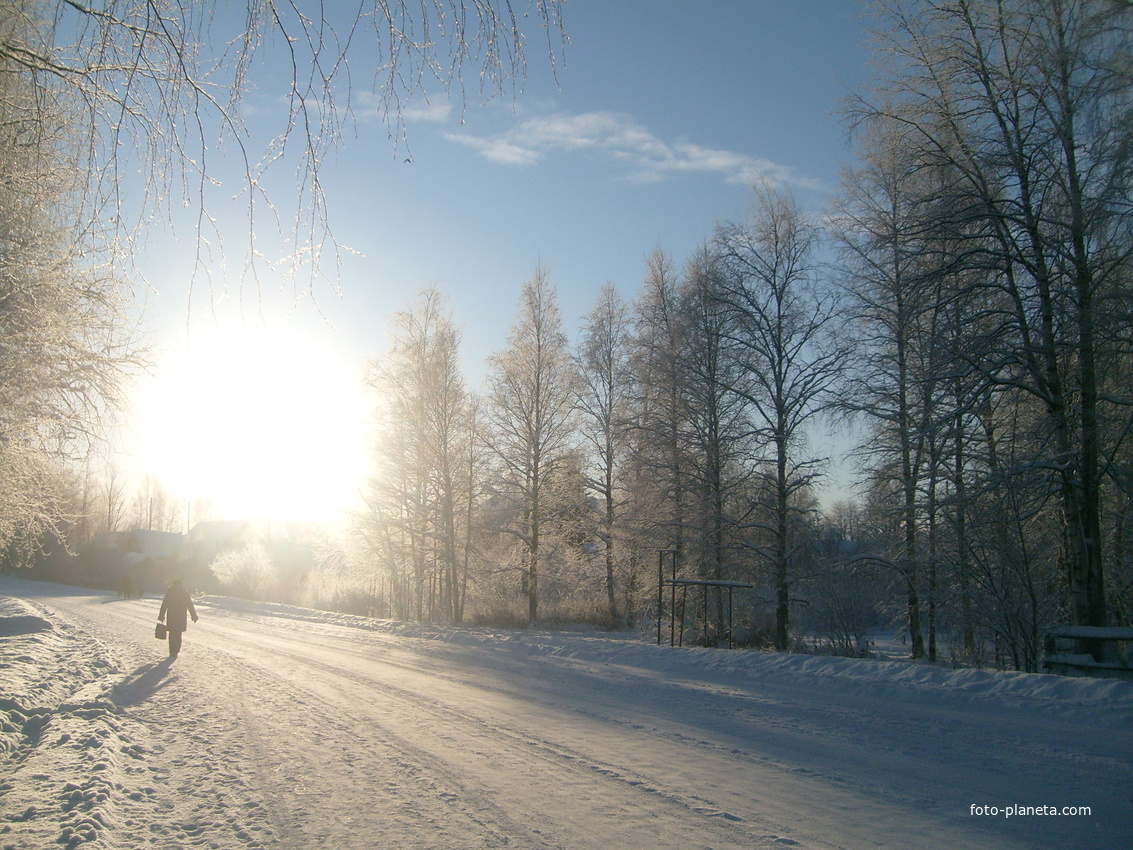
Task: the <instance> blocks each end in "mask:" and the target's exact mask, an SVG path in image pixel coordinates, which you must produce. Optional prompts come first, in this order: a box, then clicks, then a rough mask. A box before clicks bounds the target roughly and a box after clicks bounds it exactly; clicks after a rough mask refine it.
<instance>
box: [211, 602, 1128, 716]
mask: <svg viewBox="0 0 1133 850" xmlns="http://www.w3.org/2000/svg"><path fill="white" fill-rule="evenodd" d="M197 604H198V605H199V606H202V607H205V608H213V609H217V610H222V611H231V612H234V613H237V612H238V613H240V614H242V615H245V616H254V617H262V618H265V619H273V618H284V619H290V620H302V621H305V622H311V623H325V624H328V625H334V626H344V627H349V628H357V629H364V630H368V631H376V632H381V633H383V634H388V635H395V636H397V637H401V638H409V639H416V640H431V641H441V642H443V643H447V644H454V645H457V646H465V647H488V646H492V645H497V646H498V645H504V646H506V647H507V648H508V650H509V652H511V653H512V654H520V655H522V654H526V655H531V656H538V655H546V656H555V657H558V658H571V659H576V660H578V661H580V662H586V663H588V664H598V665H609V666H622V667H626V668H634V669H638V670H649V671H652V672H655V673H658V674H663V675H665V676H667V677H671V678H678V679H679V678H681V677H682V676H687V677H689V678H693V679H699V680H703V679H704V678H705V677H706V676H707V677H709V678H711V679H712V680H713V681H716V682H722V683H723V682H732V683H734V682H736V681H737V680H743V681H749V682H758V683H763V684H773V683H776V682H778V683H784V684H786V683H792V684H795V685H797V684H798V683H799V682H803V681H806V680H815V681H821V682H822V685H823V688H824V689H825V690H827V691H829V692H831V693H833V694H842V695H851V694H861V693H863V692H868V693H870V694H871V695H875V696H877V697H878V698H881V697H883V696H884V695H887V694H888V695H893V696H904V697H908V698H917V697H924V698H932V699H940V698H945V697H946V698H947V699H948V700H949V701H950V702H952V703H954V704H957V703H959V704H962V703H976V702H978V703H979V704H980V705H981V707H984V708H986V707H987V706H988V705H989V703H991V704H999V705H1001V706H1002V707H1004V708H1011V707H1018V706H1019V705H1020V704H1021V703H1026V704H1027V705H1029V706H1031V707H1045V708H1046V709H1047V710H1048V711H1051V712H1054V713H1074V712H1078V711H1081V710H1083V709H1091V708H1104V709H1107V714H1106V718H1107V719H1112V720H1113V721H1114V722H1117V723H1122V724H1124V723H1128V722H1130V721H1133V682H1129V681H1122V680H1117V679H1088V678H1075V677H1067V676H1054V675H1044V674H1034V673H1012V672H1004V671H999V670H986V669H978V668H955V669H953V668H950V667H947V666H942V665H934V664H926V663H915V662H911V661H908V660H904V659H901V660H893V659H875V658H839V657H835V656H828V655H793V654H786V653H775V652H754V651H743V650H736V651H731V652H728V651H722V650H716V649H703V648H699V647H685V648H678V649H674V648H671V647H669V646H656V645H654V644H653V643H652V642H651V641H648V640H645V641H643V640H640V639H638V636H637V635H636V634H633V633H621V634H618V635H611V634H608V633H591V634H587V633H585V632H582V633H580V632H574V631H540V630H530V631H518V632H512V631H502V630H497V629H489V628H483V627H475V626H455V627H454V626H443V625H436V624H432V623H405V622H397V621H393V620H377V619H370V618H367V617H356V616H352V615H349V614H335V613H332V612H327V611H316V610H313V609H310V608H300V607H297V606H294V605H281V604H278V603H269V602H249V601H247V600H242V599H232V598H229V597H223V596H204V597H201V598H200V599H199V601H198V603H197ZM1125 712H1128V714H1126V713H1125ZM1102 722H1104V721H1102Z"/></svg>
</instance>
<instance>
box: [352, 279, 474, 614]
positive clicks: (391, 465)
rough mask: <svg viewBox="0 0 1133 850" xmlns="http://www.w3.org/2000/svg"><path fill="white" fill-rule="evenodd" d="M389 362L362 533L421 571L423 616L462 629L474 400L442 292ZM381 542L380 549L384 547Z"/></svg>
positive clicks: (430, 295)
mask: <svg viewBox="0 0 1133 850" xmlns="http://www.w3.org/2000/svg"><path fill="white" fill-rule="evenodd" d="M393 324H394V339H393V344H392V346H391V350H390V352H389V353H388V354H387V355H386V356H385V357H384V358H382V359H381V360H379V361H377V362H376V363H375V364H374V368H373V372H372V374H371V385H372V386H373V387H374V389H375V390H377V392H378V396H379V398H380V402H381V408H382V409H381V420H380V428H379V432H380V438H379V444H378V454H377V457H376V460H377V469H376V471H375V476H374V478H373V480H372V482H371V486H370V488H369V492H368V493H367V505H368V511H367V513H366V514H365V515H364V516H363V517H361V518H360V519H361V523H362V525H363V526H364V528H365V529H366V531H367V534H366V535H365V536H366V537H367V538H368V539H369V540H370V541H371V544H372V548H377V549H378V550H381V549H388V548H389V547H391V546H392V547H393V548H392V550H391V555H392V559H391V561H390V562H389V566H390V569H391V570H392V571H394V572H397V571H398V568H399V563H400V561H402V560H404V561H406V562H408V563H411V564H412V565H413V582H412V586H413V595H414V608H415V615H416V616H417V618H418V619H421V618H424V617H425V616H426V615H427V616H429V617H430V618H436V617H440V618H443V619H448V620H452V621H458V620H459V619H460V616H461V612H462V609H463V588H464V586H465V578H464V577H463V575H462V571H463V570H462V565H463V564H464V563H465V560H464V559H463V558H462V556H461V552H462V549H463V543H462V540H464V539H466V535H465V533H464V531H463V527H462V526H463V521H464V517H465V516H466V514H467V509H466V508H465V507H464V503H465V500H468V499H470V498H471V495H470V494H471V487H472V485H471V482H469V481H468V480H467V478H466V470H467V468H468V467H467V466H466V463H467V461H466V458H467V453H468V444H469V443H470V442H471V435H470V433H469V432H468V423H469V415H468V409H467V408H468V393H467V390H466V388H465V386H464V379H463V376H462V375H461V373H460V365H459V344H460V334H459V332H458V331H457V329H456V326H455V325H454V324H453V322H452V317H451V315H450V314H449V313H448V312H447V310H446V308H445V300H444V297H443V296H442V295H441V293H440V292H439V291H438V290H436V289H435V288H430V289H427V290H425V291H424V292H423V293H422V294H421V297H420V298H419V300H418V302H417V304H416V306H415V307H414V309H412V310H408V311H403V312H401V313H398V315H397V316H396V317H395V319H394V323H393ZM378 541H380V545H376V544H378Z"/></svg>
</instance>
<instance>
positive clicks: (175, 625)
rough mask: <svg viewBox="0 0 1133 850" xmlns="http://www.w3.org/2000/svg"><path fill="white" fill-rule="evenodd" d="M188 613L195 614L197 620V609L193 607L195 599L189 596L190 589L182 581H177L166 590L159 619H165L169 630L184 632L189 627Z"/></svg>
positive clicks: (194, 619) (195, 620)
mask: <svg viewBox="0 0 1133 850" xmlns="http://www.w3.org/2000/svg"><path fill="white" fill-rule="evenodd" d="M188 614H191V615H192V616H193V622H194V623H195V622H197V609H196V608H194V607H193V599H192V597H190V596H189V591H187V590H186V589H185V587H184V585H182V584H181V582H179V581H175V582H173V584H171V585H170V586H169V590H167V591H165V598H164V599H162V600H161V610H160V611H159V612H158V614H157V619H158V620H164V621H165V624H166V625H167V626H168V627H169V631H171V632H183V631H185V629H186V628H188V623H186V622H185V620H186V615H188ZM167 617H168V619H166V618H167Z"/></svg>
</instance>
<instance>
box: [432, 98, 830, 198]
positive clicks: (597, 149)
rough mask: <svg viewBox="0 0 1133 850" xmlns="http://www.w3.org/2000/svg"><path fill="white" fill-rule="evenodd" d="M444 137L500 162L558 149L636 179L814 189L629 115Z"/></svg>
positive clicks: (560, 118)
mask: <svg viewBox="0 0 1133 850" xmlns="http://www.w3.org/2000/svg"><path fill="white" fill-rule="evenodd" d="M445 135H446V138H447V139H449V140H450V141H452V142H455V143H457V144H461V145H466V146H467V147H470V148H472V149H473V150H475V151H476V152H477V153H479V154H480V155H481V156H482V157H484V158H485V159H488V160H490V161H492V162H495V163H498V164H501V165H517V166H529V165H533V164H534V163H536V162H538V161H540V160H542V159H544V158H545V157H547V156H549V155H551V154H553V153H557V152H566V153H576V152H590V153H593V154H595V155H597V156H602V157H606V158H608V159H610V160H613V161H615V162H620V163H624V164H625V166H626V168H627V171H626V175H625V176H626V179H628V180H631V181H634V182H639V183H656V182H660V181H662V180H665V179H666V178H668V177H669V176H671V175H673V174H676V173H682V172H685V173H687V172H700V173H708V174H718V175H719V176H720V177H722V178H723V179H724V180H725V181H727V182H729V183H740V184H750V183H752V182H754V181H756V180H760V179H769V180H771V181H773V182H775V183H783V184H792V185H796V186H803V187H806V188H818V184H817V181H813V180H810V179H808V178H804V177H800V176H799V175H797V174H795V173H794V172H793V171H792V170H791V169H790V168H788V167H786V166H783V165H779V164H777V163H774V162H771V161H770V160H766V159H759V158H756V157H752V156H748V155H747V154H741V153H736V152H734V151H726V150H714V149H712V148H706V147H703V146H701V145H697V144H692V143H690V142H685V141H677V142H666V141H664V140H662V139H660V138H658V137H657V136H656V135H654V134H653V133H652V132H650V131H649V130H648V129H647V128H645V127H643V126H642V125H641V124H639V123H638V122H637V121H635V120H634V119H633V118H632V117H631V116H629V115H624V114H621V113H616V112H585V113H581V114H578V115H561V114H560V115H551V116H545V117H539V118H529V119H527V120H525V121H522V122H521V123H519V124H518V125H516V126H515V127H514V128H512V129H511V130H508V131H507V132H504V133H500V134H497V135H494V136H474V135H470V134H467V133H446V134H445Z"/></svg>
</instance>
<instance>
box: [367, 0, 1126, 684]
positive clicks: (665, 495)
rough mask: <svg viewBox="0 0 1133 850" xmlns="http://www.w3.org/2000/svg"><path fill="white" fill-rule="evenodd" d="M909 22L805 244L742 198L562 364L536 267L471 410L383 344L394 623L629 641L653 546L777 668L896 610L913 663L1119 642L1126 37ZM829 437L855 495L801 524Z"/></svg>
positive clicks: (450, 338) (794, 209)
mask: <svg viewBox="0 0 1133 850" xmlns="http://www.w3.org/2000/svg"><path fill="white" fill-rule="evenodd" d="M914 5H915V6H916V10H917V14H916V15H912V14H906V12H907V11H908V7H909V4H903V3H894V4H888V6H887V9H886V10H885V11H884V15H885V19H884V21H883V25H882V26H881V27H880V28H879V32H880V33H882V34H883V35H882V36H881V38H882V40H883V43H882V44H880V45H879V48H878V54H877V55H878V58H879V66H878V72H877V76H876V78H875V80H874V83H873V85H872V86H871V87H870V88H869V90H867V91H865V92H863V93H861V95H860V96H858V97H857V98H855V99H854V100H853V101H852V102H851V103H850V105H849V106H848V108H847V113H848V116H849V118H850V119H851V122H852V124H853V127H854V132H855V139H856V142H857V159H856V162H855V165H854V166H853V167H852V168H850V169H848V170H847V171H846V173H845V176H844V179H843V182H842V185H841V187H840V190H839V192H838V195H837V198H836V200H835V202H834V203H833V205H832V207H831V208H830V209H829V210H827V211H825V213H824V214H823V215H822V216H818V217H816V216H808V215H805V214H804V213H803V212H802V211H801V210H800V208H799V207H798V206H797V204H796V203H795V201H794V200H793V199H792V198H791V196H790V195H789V194H788V193H786V192H784V191H783V190H781V189H779V188H776V187H774V186H771V185H760V186H756V187H755V188H754V194H753V204H752V208H751V212H750V214H749V216H748V218H747V219H746V220H744V221H741V222H736V223H732V224H726V225H722V226H720V227H719V228H717V230H716V232H715V233H714V235H713V236H712V237H711V239H710V240H708V242H707V243H706V244H705V246H704V247H703V249H702V250H700V251H698V252H697V253H696V254H695V255H694V256H692V257H690V258H688V259H687V260H685V261H684V262H683V263H677V262H676V261H674V260H673V259H672V258H671V257H670V256H668V255H667V254H665V253H664V252H662V251H658V252H656V253H654V254H653V255H652V256H650V257H649V258H648V261H647V264H646V272H645V276H644V280H643V282H642V284H641V286H640V289H639V290H638V292H637V294H636V296H635V297H634V299H633V300H632V301H631V302H630V303H625V302H623V300H622V299H621V297H620V296H619V295H618V293H617V291H616V290H615V289H614V288H613V287H611V286H607V287H606V288H605V289H603V290H602V292H601V294H600V296H599V299H598V301H597V303H596V304H595V306H594V308H593V310H592V311H591V312H590V313H589V314H587V315H586V316H585V317H584V318H583V321H582V327H581V334H580V339H579V341H578V344H577V345H576V346H574V347H573V348H572V347H571V346H569V345H568V343H567V337H566V334H565V332H564V327H563V319H562V316H561V313H560V310H559V307H558V304H557V300H556V293H555V288H554V285H553V283H552V281H551V278H550V274H549V272H548V271H547V270H546V269H543V268H537V269H536V270H535V273H534V274H533V276H532V277H531V279H530V280H529V281H527V282H526V283H525V284H524V286H523V289H522V293H521V296H520V305H519V311H518V315H517V318H516V321H515V324H514V326H513V327H512V330H511V333H510V335H509V337H508V341H507V344H506V346H505V347H504V349H503V350H502V351H501V352H500V353H499V354H497V355H495V356H494V357H493V358H492V359H491V361H490V363H489V375H488V378H487V381H486V385H485V387H484V388H483V391H482V392H481V393H479V394H473V393H472V392H470V391H469V389H468V388H467V386H466V383H465V381H464V379H463V377H462V375H461V373H460V370H459V358H458V345H459V333H458V331H457V326H456V323H455V320H454V318H453V316H451V315H450V314H449V313H448V311H447V310H446V307H445V304H444V299H443V297H442V296H441V295H440V294H439V293H438V292H436V291H435V290H428V291H426V292H425V293H423V294H422V296H421V298H420V301H419V302H418V303H417V304H416V305H415V306H414V307H412V308H411V309H409V310H407V311H406V312H404V313H402V314H400V315H398V316H397V318H396V320H395V322H394V344H393V347H392V349H391V350H390V351H389V352H388V353H387V354H386V355H385V356H383V357H381V358H380V359H379V360H378V361H377V362H376V363H375V367H374V371H373V383H374V385H375V387H376V388H377V389H378V390H379V391H380V396H381V398H382V399H384V407H383V414H382V421H381V425H382V427H381V429H380V433H381V442H380V446H379V448H378V451H377V455H376V467H375V476H374V479H373V485H372V487H371V488H370V490H369V493H368V501H367V504H368V509H367V511H366V513H365V516H364V518H363V521H362V522H361V523H360V529H361V531H362V532H363V535H364V541H365V546H366V550H367V551H368V552H369V553H370V556H371V557H372V558H373V560H374V563H375V564H377V565H378V568H379V569H380V570H384V571H385V572H386V574H388V576H389V580H390V584H389V586H390V587H391V588H396V589H397V590H396V593H397V595H396V599H397V600H398V602H397V604H398V606H399V610H398V612H397V613H398V615H400V616H410V617H419V618H435V619H445V620H453V621H460V620H464V619H468V618H469V617H470V616H471V617H476V618H484V619H493V618H494V619H496V620H499V619H501V618H510V619H511V620H514V621H520V622H534V621H538V620H540V619H547V618H554V617H564V618H570V619H577V618H578V617H580V616H588V617H589V618H591V619H593V618H598V619H603V620H605V621H607V622H611V623H617V622H624V621H626V620H627V619H630V620H634V619H640V618H641V617H642V616H648V615H649V612H648V608H649V602H648V600H649V599H651V597H652V593H653V592H654V587H655V576H656V572H655V570H656V567H655V564H656V550H658V549H665V550H673V551H675V552H676V557H677V562H678V564H679V568H680V571H681V573H682V575H683V576H685V577H700V578H709V579H729V580H744V581H751V582H753V583H755V584H756V585H757V588H758V591H757V592H756V593H755V594H752V595H751V596H750V598H747V599H745V600H744V602H743V605H744V610H743V611H742V612H740V611H739V610H737V614H741V613H742V614H743V616H742V617H741V618H740V619H741V620H742V622H743V626H744V628H746V629H747V630H748V632H749V633H750V634H751V635H752V636H754V637H757V638H761V639H762V640H764V641H765V642H766V643H768V644H769V645H773V646H775V647H777V648H779V649H787V648H789V647H791V646H792V645H793V644H792V641H793V640H797V639H798V638H799V637H801V636H802V635H803V634H804V633H805V634H809V635H811V636H814V635H819V636H821V640H822V641H823V642H825V643H826V644H828V645H829V646H831V647H832V648H834V649H837V650H842V651H860V650H861V649H862V648H863V647H864V646H865V643H864V641H865V634H866V631H867V629H868V628H870V627H871V626H874V625H877V624H879V623H881V622H884V621H886V619H887V618H891V617H893V616H894V615H896V614H899V616H900V620H901V621H902V622H903V625H904V627H905V629H906V633H907V637H908V640H909V648H910V651H911V654H912V655H913V656H914V657H921V656H927V657H929V658H936V657H938V656H939V655H940V654H942V653H947V654H948V655H949V656H950V657H953V658H955V659H958V660H969V661H973V662H983V663H987V662H998V663H1000V664H1003V665H1007V666H1013V667H1016V668H1019V669H1027V670H1033V669H1036V667H1037V664H1038V660H1039V652H1040V649H1041V636H1042V633H1043V630H1044V629H1045V628H1046V627H1047V626H1049V625H1051V624H1053V623H1055V622H1070V623H1074V624H1079V625H1105V624H1111V623H1128V622H1129V621H1130V616H1131V608H1133V584H1131V582H1133V566H1131V557H1130V543H1131V541H1130V533H1131V531H1133V518H1131V510H1130V508H1131V507H1133V449H1131V446H1130V438H1131V436H1133V435H1131V433H1130V431H1131V429H1133V393H1131V375H1133V372H1131V369H1130V367H1131V360H1130V355H1131V353H1133V338H1131V337H1133V321H1131V319H1133V311H1131V307H1133V302H1131V297H1130V296H1131V268H1130V249H1131V246H1133V233H1131V224H1133V216H1131V209H1130V197H1131V192H1130V188H1131V187H1130V175H1131V171H1130V153H1131V151H1133V120H1131V119H1133V116H1131V115H1130V108H1131V104H1133V100H1131V99H1130V93H1131V90H1133V89H1131V84H1133V61H1131V58H1130V51H1129V44H1130V39H1129V25H1130V19H1131V17H1133V11H1131V10H1130V7H1129V6H1128V4H1120V3H1111V2H1101V0H1099V2H1041V3H1040V2H1021V3H1014V4H999V3H954V2H929V3H919V4H914ZM828 255H832V256H834V257H836V260H834V261H833V262H823V263H819V262H818V258H819V256H823V257H826V256H828ZM833 415H841V416H845V417H847V418H849V419H852V420H853V421H855V422H856V423H857V425H858V428H859V430H860V431H861V433H863V434H864V437H865V438H864V440H863V441H862V444H861V445H860V447H859V449H858V451H857V455H856V457H857V460H858V462H859V468H860V471H861V498H860V500H859V501H857V502H856V503H854V504H840V505H838V506H835V508H833V509H831V508H828V509H827V510H826V511H821V510H819V506H818V504H817V502H816V496H817V494H818V493H819V491H818V490H817V489H816V487H817V484H818V482H819V481H820V478H821V475H822V473H823V470H824V467H825V464H826V461H827V459H828V455H829V451H828V450H826V448H825V447H824V446H822V445H820V444H819V443H817V442H816V439H815V438H816V435H817V434H818V433H819V431H817V430H816V428H815V427H814V426H815V425H816V424H817V422H818V420H819V418H820V417H824V416H833ZM723 606H724V600H723V599H721V598H714V599H711V601H710V603H709V608H710V610H709V611H708V612H707V613H708V616H707V620H706V622H707V623H708V633H707V634H701V635H699V636H698V639H699V640H702V641H705V642H708V643H711V642H714V641H716V640H718V639H719V638H720V637H721V636H720V630H721V628H722V625H721V624H722V623H723V622H724V610H723ZM702 613H703V612H702Z"/></svg>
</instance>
